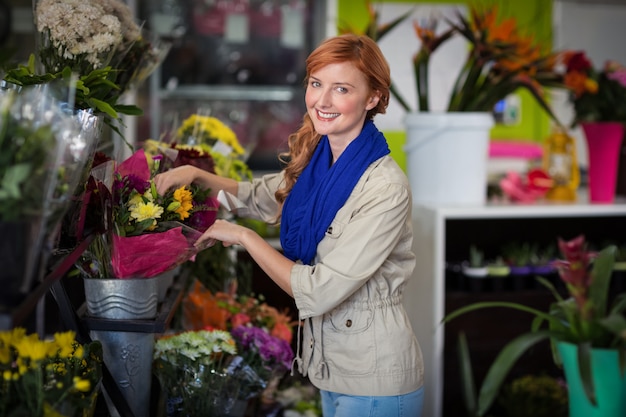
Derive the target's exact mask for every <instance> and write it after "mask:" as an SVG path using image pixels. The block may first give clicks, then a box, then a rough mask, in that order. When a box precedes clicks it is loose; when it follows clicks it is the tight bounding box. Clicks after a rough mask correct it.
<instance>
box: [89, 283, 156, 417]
mask: <svg viewBox="0 0 626 417" xmlns="http://www.w3.org/2000/svg"><path fill="white" fill-rule="evenodd" d="M84 284H85V301H86V304H87V311H88V313H89V315H90V316H92V317H99V318H107V319H114V320H121V321H122V320H131V319H153V318H155V317H156V315H157V308H158V301H157V300H158V285H157V279H156V278H137V279H117V278H113V279H101V278H85V279H84ZM90 335H91V338H92V339H93V340H99V341H100V342H101V343H102V349H103V356H104V363H105V364H106V366H107V368H108V369H109V371H110V372H111V375H113V378H114V379H115V382H116V383H117V386H118V387H119V389H120V391H121V393H122V395H123V396H124V398H125V399H126V401H127V402H128V405H129V407H130V408H131V410H132V411H133V414H134V415H135V417H149V415H150V403H151V399H150V395H151V383H152V355H153V351H154V334H153V333H140V332H128V331H108V330H107V331H103V330H92V331H91V332H90ZM104 396H105V399H107V404H108V406H109V407H108V408H109V412H110V413H111V415H112V416H117V415H119V414H118V413H117V410H116V408H115V406H114V405H113V404H111V402H110V398H109V397H108V395H107V393H106V391H104Z"/></svg>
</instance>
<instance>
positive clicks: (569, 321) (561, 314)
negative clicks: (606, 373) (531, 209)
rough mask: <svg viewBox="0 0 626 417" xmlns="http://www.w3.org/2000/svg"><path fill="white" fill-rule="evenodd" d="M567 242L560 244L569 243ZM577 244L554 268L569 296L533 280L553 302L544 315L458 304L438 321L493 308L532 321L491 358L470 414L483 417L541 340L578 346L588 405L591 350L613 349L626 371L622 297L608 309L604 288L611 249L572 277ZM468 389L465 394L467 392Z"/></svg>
mask: <svg viewBox="0 0 626 417" xmlns="http://www.w3.org/2000/svg"><path fill="white" fill-rule="evenodd" d="M578 239H580V238H578ZM572 242H574V241H572ZM572 242H566V243H567V244H570V245H571V243H572ZM578 243H579V245H578V246H577V247H576V248H575V249H577V250H578V251H576V250H571V248H570V247H569V246H567V248H570V252H564V255H566V256H567V257H568V260H569V259H572V262H568V263H565V262H564V263H563V264H561V267H560V268H561V269H560V274H561V278H562V279H563V280H564V281H566V284H567V286H568V290H569V291H570V295H571V298H567V299H564V298H563V297H561V295H560V294H559V293H558V292H557V291H556V289H555V288H554V286H553V285H552V284H551V283H550V282H549V281H547V280H545V279H543V278H541V277H539V278H538V280H539V282H541V284H543V285H544V286H545V287H546V288H548V290H549V291H550V292H551V293H552V294H553V296H554V297H555V299H556V301H555V302H554V303H553V304H552V305H551V307H550V309H549V310H548V311H547V312H544V311H540V310H537V309H534V308H531V307H528V306H526V305H523V304H518V303H511V302H503V301H489V302H479V303H474V304H470V305H468V306H464V307H462V308H460V309H457V310H455V311H453V312H451V313H450V314H449V315H447V316H446V317H445V318H444V319H443V322H449V321H450V320H453V319H454V318H456V317H458V316H460V315H463V314H466V313H468V312H471V311H475V310H478V309H483V308H493V307H505V308H512V309H515V310H518V311H523V312H527V313H530V314H532V315H534V317H535V318H534V320H533V322H532V326H531V329H530V331H529V332H528V333H524V334H522V335H520V336H518V337H517V338H515V339H514V340H512V341H511V342H509V343H508V344H507V345H506V346H505V347H504V348H503V349H502V351H501V352H500V354H499V355H498V356H497V357H496V359H495V360H494V362H493V364H492V365H491V367H490V368H489V371H488V373H487V375H486V376H485V379H484V381H483V384H482V386H481V389H480V393H479V396H478V400H477V405H476V407H474V408H473V411H474V414H472V415H473V416H483V415H484V414H485V413H486V412H487V410H488V409H489V408H490V407H491V405H492V403H493V401H494V399H495V398H496V395H497V393H498V391H499V389H500V387H501V385H502V383H503V381H504V379H505V377H506V375H507V374H508V372H509V370H510V369H511V368H512V366H513V365H514V364H515V362H516V361H517V360H518V358H519V357H520V356H521V355H522V354H523V353H524V352H526V351H527V350H528V349H529V348H530V347H531V346H533V345H535V344H536V343H538V342H540V341H542V340H550V341H551V342H552V343H553V344H554V343H555V342H559V341H564V342H569V343H573V344H575V345H577V346H578V363H579V367H580V372H581V379H582V382H583V387H584V389H585V392H586V394H587V397H588V398H589V400H590V402H591V403H592V404H595V401H596V397H595V391H594V387H593V384H592V379H591V367H592V364H591V349H592V348H606V349H616V350H617V351H618V353H619V355H620V363H621V364H622V368H623V369H626V317H625V316H624V312H626V294H624V293H622V294H619V295H617V296H616V297H615V300H614V301H613V304H612V305H611V306H609V305H608V300H609V298H608V291H609V284H610V280H611V276H612V272H613V265H614V263H615V257H616V251H617V248H616V247H615V246H609V247H607V248H605V249H603V250H602V251H601V252H600V253H599V254H598V255H597V257H596V258H595V260H594V261H593V265H592V268H591V269H590V271H588V272H587V271H585V270H583V271H582V272H583V274H580V273H577V272H578V271H579V270H576V269H574V268H576V267H578V268H580V264H581V261H580V259H583V257H584V256H588V255H589V254H588V253H587V252H581V251H582V249H581V248H582V244H580V243H581V242H580V241H579V242H578ZM581 253H582V255H581ZM572 254H574V256H572ZM570 257H571V258H570ZM574 259H578V261H574ZM587 274H589V279H587ZM574 278H577V279H579V280H580V281H582V283H583V285H584V286H586V287H585V288H586V289H587V290H588V293H587V294H581V293H580V292H579V291H578V292H574V289H579V288H578V287H576V286H575V285H574V280H573V279H574ZM553 350H555V349H554V348H553ZM554 359H555V362H556V363H557V365H560V358H559V357H558V356H557V355H555V356H554ZM468 378H469V376H467V375H465V376H464V383H465V384H466V385H468V384H469V383H470V381H467V379H468ZM468 391H469V392H470V393H471V390H468Z"/></svg>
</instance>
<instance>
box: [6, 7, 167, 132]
mask: <svg viewBox="0 0 626 417" xmlns="http://www.w3.org/2000/svg"><path fill="white" fill-rule="evenodd" d="M34 11H35V25H36V28H37V34H38V38H37V44H38V45H37V53H36V54H33V55H31V57H30V60H29V62H28V64H26V65H18V66H17V67H16V68H13V69H10V70H8V71H7V73H6V75H5V76H4V79H5V81H8V82H10V83H13V84H15V85H17V86H27V85H37V84H47V83H50V82H52V81H55V80H61V81H62V82H63V83H64V84H65V85H66V86H68V87H69V88H70V91H73V92H74V97H71V98H70V100H69V101H71V102H73V104H74V106H75V107H76V108H78V109H94V110H95V111H97V112H98V113H101V114H103V115H104V116H105V121H106V122H107V123H108V124H109V125H110V126H111V128H113V129H114V130H115V131H116V132H118V133H120V132H119V129H118V127H117V126H116V124H115V123H112V122H113V121H114V120H116V119H117V120H119V114H127V115H140V114H141V113H142V111H141V109H140V108H139V107H137V106H134V105H126V104H123V103H118V101H119V99H120V97H121V96H122V95H123V94H124V93H125V92H126V91H128V90H129V89H130V88H132V87H135V86H137V85H138V84H139V83H141V82H142V81H143V80H145V78H146V77H147V76H148V75H149V74H150V73H151V72H152V71H153V70H154V69H155V68H156V67H157V66H158V65H160V63H161V62H162V61H163V59H164V58H165V55H166V54H167V53H168V51H169V48H170V46H171V45H170V44H169V43H167V42H165V41H163V40H158V39H154V38H151V37H150V36H147V33H146V31H145V30H143V29H142V28H141V26H140V25H138V24H137V23H136V22H135V20H134V17H133V14H132V11H131V10H130V8H129V7H128V6H127V5H126V4H125V3H124V2H123V1H120V0H95V1H90V2H84V1H79V0H40V1H38V2H36V7H35V10H34ZM36 61H37V63H39V64H40V65H39V66H40V67H41V68H40V69H38V68H36V67H37V65H36ZM120 134H121V133H120Z"/></svg>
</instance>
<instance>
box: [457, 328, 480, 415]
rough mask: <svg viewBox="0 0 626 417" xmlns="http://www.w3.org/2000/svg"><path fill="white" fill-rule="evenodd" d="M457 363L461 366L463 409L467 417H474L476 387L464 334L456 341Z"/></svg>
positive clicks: (460, 334)
mask: <svg viewBox="0 0 626 417" xmlns="http://www.w3.org/2000/svg"><path fill="white" fill-rule="evenodd" d="M457 346H458V355H459V363H460V364H461V369H460V373H461V383H462V386H461V388H462V390H463V391H462V393H463V400H464V401H465V409H466V410H467V414H468V415H469V416H475V415H476V410H477V404H476V385H475V383H474V375H473V372H472V361H471V359H470V354H469V348H468V347H467V338H466V337H465V333H463V332H461V333H459V339H458V341H457Z"/></svg>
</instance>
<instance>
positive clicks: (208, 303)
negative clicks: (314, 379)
mask: <svg viewBox="0 0 626 417" xmlns="http://www.w3.org/2000/svg"><path fill="white" fill-rule="evenodd" d="M183 308H184V316H185V326H186V327H187V328H191V329H202V328H206V327H209V328H215V329H221V330H227V331H232V330H233V329H235V328H237V327H239V326H253V327H259V328H261V329H264V330H265V331H266V332H267V333H268V334H270V335H271V336H274V337H276V338H279V339H282V340H284V341H285V342H287V343H291V341H292V338H293V321H292V319H291V317H290V316H289V315H288V314H287V313H286V312H280V311H278V309H276V308H275V307H273V306H270V305H268V304H267V303H266V302H264V301H263V297H254V296H252V295H238V294H236V293H234V292H233V291H230V292H216V293H212V292H211V291H209V290H207V289H206V288H205V287H204V286H203V285H202V284H201V283H200V282H198V281H196V282H195V283H194V285H193V287H192V288H191V289H190V291H189V293H188V294H187V296H186V297H185V300H184V303H183Z"/></svg>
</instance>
